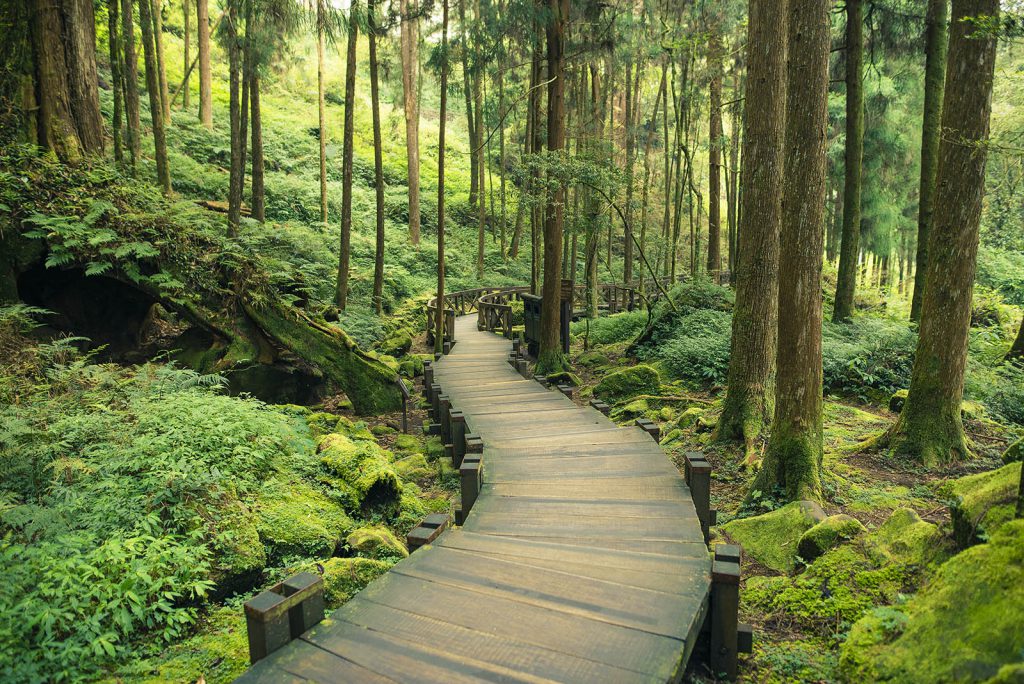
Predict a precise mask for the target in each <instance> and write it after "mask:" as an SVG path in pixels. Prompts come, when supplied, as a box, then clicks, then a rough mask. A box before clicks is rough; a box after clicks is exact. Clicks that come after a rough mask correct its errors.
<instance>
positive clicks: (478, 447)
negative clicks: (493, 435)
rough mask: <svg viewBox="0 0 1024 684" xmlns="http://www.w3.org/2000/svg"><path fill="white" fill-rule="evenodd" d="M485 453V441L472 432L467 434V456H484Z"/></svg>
mask: <svg viewBox="0 0 1024 684" xmlns="http://www.w3.org/2000/svg"><path fill="white" fill-rule="evenodd" d="M482 453H484V441H483V440H482V439H480V438H479V437H477V436H476V435H474V434H473V433H472V432H467V433H466V451H465V454H482Z"/></svg>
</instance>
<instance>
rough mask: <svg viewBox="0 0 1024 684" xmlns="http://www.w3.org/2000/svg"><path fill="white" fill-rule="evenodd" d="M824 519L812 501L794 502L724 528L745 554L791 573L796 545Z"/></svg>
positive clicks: (822, 513) (766, 564)
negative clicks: (741, 546) (805, 533)
mask: <svg viewBox="0 0 1024 684" xmlns="http://www.w3.org/2000/svg"><path fill="white" fill-rule="evenodd" d="M824 519H825V513H824V512H823V511H822V510H821V506H819V505H818V504H816V503H814V502H813V501H794V502H793V503H790V504H787V505H785V506H783V507H782V508H779V509H776V510H774V511H772V512H770V513H765V514H764V515H757V516H754V517H752V518H741V519H738V520H733V521H730V522H728V523H726V524H725V525H724V527H723V529H724V530H725V532H726V534H728V535H729V537H730V538H731V539H733V540H734V541H736V542H737V543H739V544H742V545H743V552H744V553H745V554H746V555H748V556H750V557H751V558H753V559H754V560H756V561H757V562H758V563H761V564H762V565H765V566H767V567H769V568H771V569H772V570H777V571H779V572H785V573H789V572H792V571H793V569H794V568H795V567H796V559H797V546H798V544H799V542H800V538H801V537H802V536H803V534H804V532H806V531H807V530H809V529H811V528H812V527H814V525H816V524H817V523H818V522H820V521H822V520H824Z"/></svg>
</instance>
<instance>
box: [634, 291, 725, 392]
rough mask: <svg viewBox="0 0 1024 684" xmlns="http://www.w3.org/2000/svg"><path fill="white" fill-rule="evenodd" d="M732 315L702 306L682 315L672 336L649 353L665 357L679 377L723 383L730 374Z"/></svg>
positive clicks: (664, 362) (656, 356) (657, 356)
mask: <svg viewBox="0 0 1024 684" xmlns="http://www.w3.org/2000/svg"><path fill="white" fill-rule="evenodd" d="M731 334H732V319H731V316H730V315H729V314H728V313H726V312H724V311H716V310H711V309H698V310H696V311H694V312H693V313H690V314H688V315H686V316H683V317H682V318H680V319H679V320H678V321H677V323H676V326H675V331H674V334H673V336H672V337H670V338H668V339H666V340H665V341H663V342H662V343H661V344H659V345H658V346H657V348H655V349H651V350H650V351H648V352H647V354H646V355H648V356H650V357H654V358H658V359H661V361H662V363H663V364H664V366H665V368H666V370H668V372H669V373H670V374H671V375H672V377H675V378H681V379H684V380H694V381H701V382H709V383H713V384H722V383H724V382H725V379H726V377H727V376H728V374H729V354H730V336H731Z"/></svg>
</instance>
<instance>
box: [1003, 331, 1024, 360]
mask: <svg viewBox="0 0 1024 684" xmlns="http://www.w3.org/2000/svg"><path fill="white" fill-rule="evenodd" d="M1004 361H1006V362H1008V363H1009V362H1011V361H1014V362H1021V361H1024V321H1021V323H1020V329H1018V330H1017V338H1016V339H1015V340H1014V341H1013V346H1011V347H1010V351H1008V352H1006V358H1005V359H1004Z"/></svg>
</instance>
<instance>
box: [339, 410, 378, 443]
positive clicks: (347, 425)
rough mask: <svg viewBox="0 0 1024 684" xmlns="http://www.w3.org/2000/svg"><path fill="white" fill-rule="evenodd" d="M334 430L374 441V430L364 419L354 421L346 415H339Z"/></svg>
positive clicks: (356, 437)
mask: <svg viewBox="0 0 1024 684" xmlns="http://www.w3.org/2000/svg"><path fill="white" fill-rule="evenodd" d="M334 432H337V433H338V434H341V435H344V436H345V437H349V438H351V439H356V440H366V441H371V442H372V441H374V436H373V431H371V430H370V428H369V426H368V425H367V424H366V423H365V422H364V421H361V420H359V421H356V422H352V421H351V420H349V419H348V418H346V417H344V416H339V417H338V422H337V423H336V424H335V427H334Z"/></svg>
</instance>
